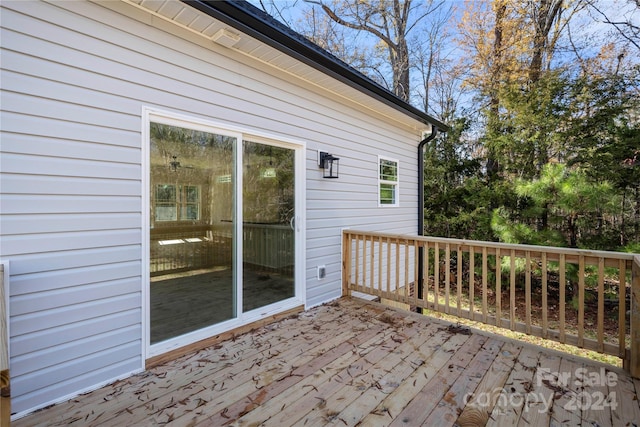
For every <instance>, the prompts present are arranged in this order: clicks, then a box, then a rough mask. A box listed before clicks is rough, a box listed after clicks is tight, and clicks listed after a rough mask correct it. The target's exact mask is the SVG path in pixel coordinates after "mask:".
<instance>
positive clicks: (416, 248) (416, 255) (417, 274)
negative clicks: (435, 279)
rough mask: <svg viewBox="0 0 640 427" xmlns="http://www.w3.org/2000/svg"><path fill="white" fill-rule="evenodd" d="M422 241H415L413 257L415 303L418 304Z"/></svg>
mask: <svg viewBox="0 0 640 427" xmlns="http://www.w3.org/2000/svg"><path fill="white" fill-rule="evenodd" d="M419 245H420V243H419V242H418V240H414V241H413V259H414V260H415V262H414V266H413V273H414V274H413V277H414V279H413V305H414V306H415V307H417V306H418V286H420V271H418V270H419V268H418V258H419V257H420V249H419V248H420V246H419Z"/></svg>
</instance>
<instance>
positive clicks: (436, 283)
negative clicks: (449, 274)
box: [433, 243, 440, 311]
mask: <svg viewBox="0 0 640 427" xmlns="http://www.w3.org/2000/svg"><path fill="white" fill-rule="evenodd" d="M433 253H434V257H433V309H434V310H435V311H440V245H438V243H436V244H435V245H433Z"/></svg>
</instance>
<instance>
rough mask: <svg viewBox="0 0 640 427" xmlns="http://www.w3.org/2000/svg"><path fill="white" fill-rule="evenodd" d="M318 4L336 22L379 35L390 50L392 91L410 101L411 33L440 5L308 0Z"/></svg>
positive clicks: (388, 0) (402, 1) (392, 0)
mask: <svg viewBox="0 0 640 427" xmlns="http://www.w3.org/2000/svg"><path fill="white" fill-rule="evenodd" d="M306 1H307V2H309V3H313V4H316V5H318V6H320V7H321V8H322V10H323V11H324V12H325V13H326V14H327V16H329V17H330V18H331V19H332V20H333V21H335V22H336V23H338V24H340V25H343V26H345V27H347V28H350V29H353V30H356V31H363V32H366V33H368V34H370V35H372V36H374V37H375V39H376V40H377V41H378V42H379V43H381V46H383V47H384V49H385V50H386V51H387V58H388V61H389V62H388V63H389V65H390V67H391V75H392V90H393V92H394V93H395V94H396V95H397V96H398V97H399V98H401V99H402V100H404V101H406V102H409V101H410V94H411V87H410V82H411V79H410V57H409V44H408V39H407V37H408V34H409V33H410V32H411V31H412V30H413V29H414V28H416V26H417V25H418V24H419V23H420V21H421V20H423V19H424V18H425V17H426V16H428V15H429V14H431V13H433V12H434V11H435V10H437V9H438V7H440V5H441V4H442V2H441V3H438V4H434V3H433V1H432V0H428V1H427V2H426V3H425V4H424V6H423V5H422V2H418V5H417V6H416V5H412V0H374V1H348V0H333V2H332V3H331V4H329V3H328V2H325V1H323V0H306Z"/></svg>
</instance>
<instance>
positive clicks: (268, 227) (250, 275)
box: [242, 141, 295, 312]
mask: <svg viewBox="0 0 640 427" xmlns="http://www.w3.org/2000/svg"><path fill="white" fill-rule="evenodd" d="M294 154H295V151H294V150H292V149H289V148H283V147H277V146H272V145H266V144H260V143H257V142H251V141H244V142H243V156H242V157H243V165H242V173H243V190H242V193H243V194H242V213H243V222H242V244H243V251H242V258H243V259H242V266H243V270H242V273H243V283H242V301H243V303H242V308H243V311H244V312H246V311H251V310H253V309H256V308H259V307H263V306H265V305H268V304H272V303H275V302H278V301H282V300H285V299H287V298H291V297H293V296H294V295H295V283H294V271H295V268H294V266H295V265H294V264H295V263H294V260H295V230H294V227H295V223H294V218H295V216H294V215H295V198H294V195H295V191H294V190H295V189H294V181H295V179H294V178H295V156H294Z"/></svg>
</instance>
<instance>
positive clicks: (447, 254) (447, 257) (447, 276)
mask: <svg viewBox="0 0 640 427" xmlns="http://www.w3.org/2000/svg"><path fill="white" fill-rule="evenodd" d="M444 268H445V270H444V312H445V313H447V314H449V292H450V290H451V289H450V286H449V281H450V280H451V247H450V246H449V243H447V244H446V245H445V247H444Z"/></svg>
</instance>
